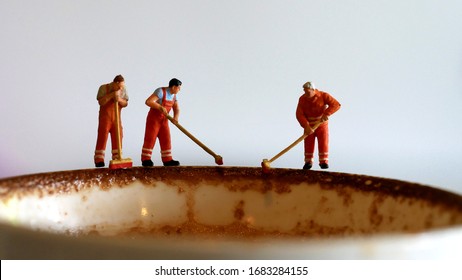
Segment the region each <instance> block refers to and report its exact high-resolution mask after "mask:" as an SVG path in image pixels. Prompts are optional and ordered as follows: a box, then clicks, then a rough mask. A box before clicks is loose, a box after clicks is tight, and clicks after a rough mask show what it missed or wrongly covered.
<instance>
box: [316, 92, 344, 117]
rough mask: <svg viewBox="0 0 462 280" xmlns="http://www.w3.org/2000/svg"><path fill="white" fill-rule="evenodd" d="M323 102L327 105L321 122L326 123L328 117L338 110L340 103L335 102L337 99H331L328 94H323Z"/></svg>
mask: <svg viewBox="0 0 462 280" xmlns="http://www.w3.org/2000/svg"><path fill="white" fill-rule="evenodd" d="M324 100H325V102H326V104H327V105H328V107H327V109H326V110H325V111H324V113H323V115H322V117H321V120H322V121H327V120H328V119H329V116H330V115H332V114H333V113H335V112H337V111H338V110H339V109H340V106H341V105H340V103H339V102H338V101H337V99H335V98H333V97H332V96H331V95H330V94H328V93H324Z"/></svg>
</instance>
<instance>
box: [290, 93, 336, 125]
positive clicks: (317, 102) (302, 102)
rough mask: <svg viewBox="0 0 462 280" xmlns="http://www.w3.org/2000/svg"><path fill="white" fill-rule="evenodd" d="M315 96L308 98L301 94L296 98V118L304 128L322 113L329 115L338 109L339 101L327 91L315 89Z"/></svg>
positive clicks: (316, 119)
mask: <svg viewBox="0 0 462 280" xmlns="http://www.w3.org/2000/svg"><path fill="white" fill-rule="evenodd" d="M314 91H315V96H313V97H312V98H309V97H308V95H307V94H303V95H302V96H300V98H299V99H298V105H297V112H296V116H297V120H298V122H299V123H300V125H301V126H302V127H303V128H305V127H306V126H307V125H310V124H312V123H314V122H316V121H319V120H320V119H321V117H322V115H326V116H330V115H332V114H333V113H335V112H337V111H338V109H340V103H339V102H338V101H337V100H336V99H335V98H333V97H332V96H331V95H330V94H328V93H327V92H323V91H320V90H317V89H315V90H314Z"/></svg>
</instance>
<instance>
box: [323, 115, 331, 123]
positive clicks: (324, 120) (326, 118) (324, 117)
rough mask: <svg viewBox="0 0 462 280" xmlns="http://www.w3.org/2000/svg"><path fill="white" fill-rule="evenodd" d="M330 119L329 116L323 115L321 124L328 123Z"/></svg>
mask: <svg viewBox="0 0 462 280" xmlns="http://www.w3.org/2000/svg"><path fill="white" fill-rule="evenodd" d="M328 119H329V116H327V115H322V117H321V122H327V120H328Z"/></svg>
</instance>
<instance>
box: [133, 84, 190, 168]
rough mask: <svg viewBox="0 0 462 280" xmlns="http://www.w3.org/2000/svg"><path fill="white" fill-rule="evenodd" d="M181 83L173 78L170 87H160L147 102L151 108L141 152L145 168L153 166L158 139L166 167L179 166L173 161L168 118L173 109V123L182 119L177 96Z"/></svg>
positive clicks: (178, 163) (177, 162)
mask: <svg viewBox="0 0 462 280" xmlns="http://www.w3.org/2000/svg"><path fill="white" fill-rule="evenodd" d="M181 84H182V83H181V81H180V80H178V79H176V78H173V79H171V80H170V82H169V84H168V87H160V88H158V89H156V90H155V91H154V93H153V94H152V95H151V96H149V98H148V99H147V100H146V105H147V106H148V107H150V109H149V113H148V116H147V118H146V130H145V134H144V144H143V149H142V152H141V163H142V165H143V166H144V167H150V166H153V165H154V163H153V162H152V160H151V157H152V150H153V149H154V144H155V141H156V138H159V143H160V152H161V158H162V162H163V165H164V166H179V165H180V162H179V161H176V160H173V157H172V144H171V139H170V127H169V125H168V121H169V119H168V117H167V115H168V114H169V112H170V110H171V109H172V108H173V120H172V121H173V122H174V123H178V118H179V117H180V107H179V105H178V98H177V94H178V92H179V91H180V90H181Z"/></svg>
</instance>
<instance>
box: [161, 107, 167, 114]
mask: <svg viewBox="0 0 462 280" xmlns="http://www.w3.org/2000/svg"><path fill="white" fill-rule="evenodd" d="M159 111H161V112H162V114H164V115H167V114H168V113H167V110H166V109H165V108H164V107H163V106H159Z"/></svg>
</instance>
